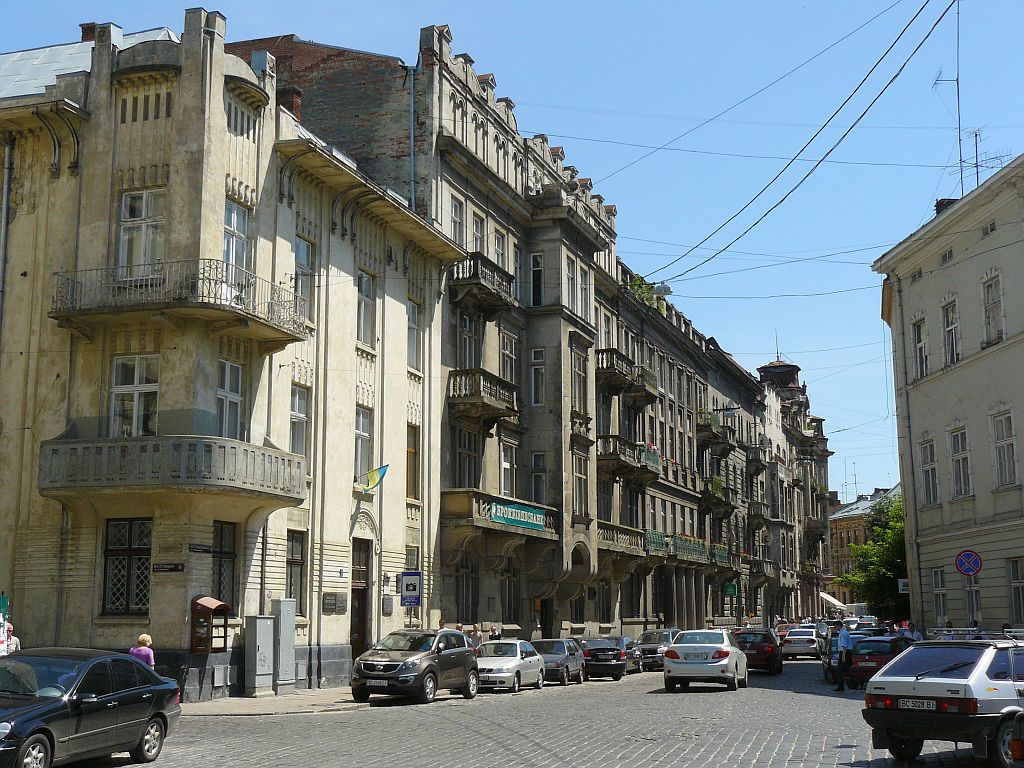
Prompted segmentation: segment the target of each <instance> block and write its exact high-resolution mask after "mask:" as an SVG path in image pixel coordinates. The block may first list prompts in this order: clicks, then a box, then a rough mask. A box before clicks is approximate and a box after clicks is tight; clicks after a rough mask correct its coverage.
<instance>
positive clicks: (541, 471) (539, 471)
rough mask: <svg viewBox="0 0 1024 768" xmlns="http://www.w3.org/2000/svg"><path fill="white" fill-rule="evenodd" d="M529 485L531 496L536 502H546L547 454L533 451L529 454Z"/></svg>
mask: <svg viewBox="0 0 1024 768" xmlns="http://www.w3.org/2000/svg"><path fill="white" fill-rule="evenodd" d="M530 470H531V474H530V487H531V492H532V496H531V498H532V499H533V500H534V501H535V502H537V503H538V504H546V503H547V501H546V499H547V479H548V473H547V454H545V453H534V454H531V456H530Z"/></svg>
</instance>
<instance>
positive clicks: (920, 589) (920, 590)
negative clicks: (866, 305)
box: [889, 275, 924, 627]
mask: <svg viewBox="0 0 1024 768" xmlns="http://www.w3.org/2000/svg"><path fill="white" fill-rule="evenodd" d="M895 281H896V297H897V299H898V301H899V305H900V349H901V350H902V351H903V360H902V361H901V362H902V365H903V382H902V384H903V386H902V389H903V402H904V407H903V412H904V414H905V415H904V421H905V422H906V425H907V433H906V434H907V443H908V444H909V446H910V447H909V451H910V454H909V457H908V461H907V472H908V474H909V475H910V493H911V495H912V496H913V499H914V504H913V508H914V511H913V516H914V558H915V559H916V560H917V600H918V604H919V605H918V609H919V610H920V613H919V614H918V620H919V622H920V623H919V625H918V626H922V627H923V626H924V574H923V572H922V570H921V543H920V541H919V540H918V536H917V532H918V531H919V530H920V526H919V525H918V517H917V476H916V475H915V473H914V450H913V446H914V441H913V439H912V436H911V433H910V392H909V390H908V386H909V384H910V381H909V374H908V371H909V368H908V367H907V344H906V341H907V339H906V328H907V324H906V314H905V309H904V306H903V286H902V283H901V281H900V278H899V275H897V276H896V277H895ZM889 330H890V332H891V331H892V326H890V327H889ZM898 434H899V433H898V432H897V436H898ZM906 497H907V494H906V493H904V495H903V498H904V505H903V514H904V515H906V513H907V505H906V501H905V500H906ZM905 535H906V531H905V530H904V536H905Z"/></svg>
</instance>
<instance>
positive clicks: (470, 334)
mask: <svg viewBox="0 0 1024 768" xmlns="http://www.w3.org/2000/svg"><path fill="white" fill-rule="evenodd" d="M479 348H480V322H479V320H478V319H477V318H476V317H474V316H472V315H468V314H466V313H465V312H459V347H458V349H457V350H456V354H457V358H458V360H457V362H458V365H459V368H461V369H463V370H466V369H469V368H476V367H477V360H478V357H477V351H478V350H479Z"/></svg>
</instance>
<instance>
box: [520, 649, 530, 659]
mask: <svg viewBox="0 0 1024 768" xmlns="http://www.w3.org/2000/svg"><path fill="white" fill-rule="evenodd" d="M519 658H521V659H526V658H529V654H528V653H527V652H526V651H522V652H521V653H520V654H519Z"/></svg>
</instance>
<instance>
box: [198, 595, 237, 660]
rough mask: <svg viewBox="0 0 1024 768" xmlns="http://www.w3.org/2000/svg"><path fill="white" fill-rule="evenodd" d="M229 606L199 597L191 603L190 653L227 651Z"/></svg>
mask: <svg viewBox="0 0 1024 768" xmlns="http://www.w3.org/2000/svg"><path fill="white" fill-rule="evenodd" d="M230 613H231V606H230V605H228V604H227V603H225V602H222V601H220V600H218V599H217V598H215V597H209V596H208V595H201V596H200V597H197V598H195V599H194V600H193V601H192V653H222V652H223V651H226V650H227V649H228V615H229V614H230Z"/></svg>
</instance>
